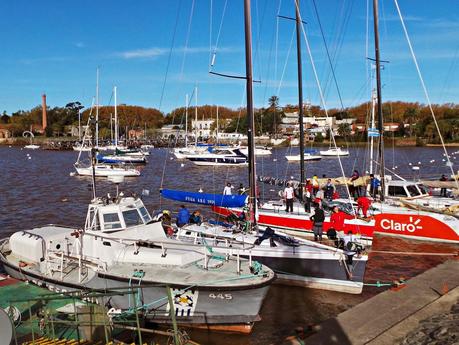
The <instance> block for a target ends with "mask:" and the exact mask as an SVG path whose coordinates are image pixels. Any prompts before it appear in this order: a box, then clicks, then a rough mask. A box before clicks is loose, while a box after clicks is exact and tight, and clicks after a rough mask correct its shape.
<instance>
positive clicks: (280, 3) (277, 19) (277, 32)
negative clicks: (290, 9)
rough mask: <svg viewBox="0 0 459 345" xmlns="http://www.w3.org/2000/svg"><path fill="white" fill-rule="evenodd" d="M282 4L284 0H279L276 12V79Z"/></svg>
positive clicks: (275, 74) (275, 76)
mask: <svg viewBox="0 0 459 345" xmlns="http://www.w3.org/2000/svg"><path fill="white" fill-rule="evenodd" d="M281 6H282V0H279V6H278V7H277V14H276V54H275V56H274V79H277V57H278V53H279V14H280V10H281Z"/></svg>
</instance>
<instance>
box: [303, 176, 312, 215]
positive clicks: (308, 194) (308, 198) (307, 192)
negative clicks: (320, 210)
mask: <svg viewBox="0 0 459 345" xmlns="http://www.w3.org/2000/svg"><path fill="white" fill-rule="evenodd" d="M303 195H304V210H305V211H306V212H307V213H310V212H311V203H312V183H311V180H310V179H307V180H306V185H305V186H304V190H303Z"/></svg>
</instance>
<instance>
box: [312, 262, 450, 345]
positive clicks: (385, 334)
mask: <svg viewBox="0 0 459 345" xmlns="http://www.w3.org/2000/svg"><path fill="white" fill-rule="evenodd" d="M457 303H459V260H457V259H453V260H449V261H447V262H445V263H443V264H440V265H438V266H437V267H435V268H432V269H430V270H428V271H426V272H424V273H422V274H420V275H418V276H416V277H414V278H412V279H410V280H409V281H407V283H406V286H405V287H403V288H401V289H399V290H397V291H394V290H387V291H385V292H383V293H381V294H379V295H377V296H375V297H373V298H370V299H369V300H367V301H365V302H363V303H361V304H359V305H357V306H355V307H353V308H351V309H349V310H347V311H345V312H343V313H341V314H340V315H338V316H337V317H336V318H333V319H330V320H327V321H325V322H324V323H322V324H321V325H319V326H318V327H317V328H316V330H317V333H315V334H313V335H311V336H310V337H308V338H306V339H305V344H311V345H312V344H314V345H319V344H324V345H325V344H340V345H346V344H352V345H355V344H371V345H383V344H390V345H393V344H399V343H401V342H402V341H403V339H404V338H405V337H406V336H407V335H408V334H409V333H410V332H411V331H413V330H415V329H417V328H418V327H419V325H420V321H422V320H426V319H428V318H430V317H433V316H435V315H439V314H444V313H449V312H450V310H451V308H452V306H453V305H455V304H457ZM457 327H458V328H459V322H458V325H457Z"/></svg>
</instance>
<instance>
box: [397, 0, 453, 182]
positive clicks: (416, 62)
mask: <svg viewBox="0 0 459 345" xmlns="http://www.w3.org/2000/svg"><path fill="white" fill-rule="evenodd" d="M394 2H395V7H397V12H398V15H399V17H400V21H401V24H402V27H403V31H404V33H405V38H406V41H407V42H408V46H409V48H410V52H411V57H412V58H413V62H414V65H415V66H416V71H417V73H418V77H419V80H420V82H421V85H422V89H423V90H424V95H425V97H426V100H427V104H428V106H429V109H430V113H431V114H432V118H433V120H434V123H435V127H436V129H437V132H438V136H439V138H440V141H441V145H442V146H443V151H444V152H445V157H446V160H447V161H448V164H447V165H448V166H449V167H450V169H451V174H452V175H453V177H454V181H455V182H456V187H457V188H459V181H458V179H457V177H456V175H455V174H454V169H453V164H452V163H451V160H450V159H449V155H448V151H447V150H446V146H445V142H444V140H443V136H442V134H441V132H440V127H439V126H438V122H437V118H436V116H435V113H434V111H433V108H432V103H431V102H430V97H429V93H428V92H427V88H426V85H425V83H424V79H423V77H422V74H421V70H420V68H419V65H418V61H417V59H416V55H415V54H414V50H413V46H412V45H411V40H410V37H409V35H408V30H407V29H406V26H405V21H404V20H403V16H402V12H401V11H400V7H399V6H398V1H397V0H394Z"/></svg>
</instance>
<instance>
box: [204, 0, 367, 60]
mask: <svg viewBox="0 0 459 345" xmlns="http://www.w3.org/2000/svg"><path fill="white" fill-rule="evenodd" d="M367 1H368V0H367ZM213 3H214V2H213V0H210V10H209V66H210V64H211V63H212V25H213V22H212V18H213Z"/></svg>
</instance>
